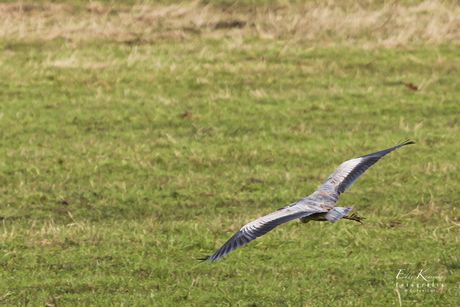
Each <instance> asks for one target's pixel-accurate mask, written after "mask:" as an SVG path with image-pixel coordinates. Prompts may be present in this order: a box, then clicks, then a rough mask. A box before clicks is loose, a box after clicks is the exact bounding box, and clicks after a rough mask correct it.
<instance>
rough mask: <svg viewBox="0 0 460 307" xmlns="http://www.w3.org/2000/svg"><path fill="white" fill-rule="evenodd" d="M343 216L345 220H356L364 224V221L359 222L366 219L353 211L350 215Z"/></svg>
mask: <svg viewBox="0 0 460 307" xmlns="http://www.w3.org/2000/svg"><path fill="white" fill-rule="evenodd" d="M343 218H344V219H347V220H352V221H356V222H358V223H360V224H361V225H363V224H364V223H363V222H361V221H362V220H365V219H366V218H365V217H359V216H357V215H356V214H354V213H353V214H352V215H351V216H344V217H343Z"/></svg>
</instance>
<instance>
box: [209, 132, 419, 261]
mask: <svg viewBox="0 0 460 307" xmlns="http://www.w3.org/2000/svg"><path fill="white" fill-rule="evenodd" d="M410 144H415V143H414V142H412V141H409V140H407V141H405V142H403V143H401V144H398V145H396V146H395V147H392V148H389V149H386V150H382V151H379V152H375V153H371V154H369V155H365V156H362V157H358V158H355V159H351V160H348V161H345V162H343V163H342V164H340V166H339V167H338V168H337V169H336V170H335V171H334V172H333V173H332V174H331V175H330V176H329V178H327V179H326V181H324V183H323V184H322V185H321V186H320V187H319V188H318V189H317V190H316V191H315V192H314V193H313V194H311V195H310V196H307V197H305V198H302V199H300V200H298V201H297V202H295V203H292V204H290V205H289V206H286V207H284V208H281V209H279V210H277V211H275V212H273V213H270V214H268V215H266V216H263V217H261V218H259V219H257V220H255V221H253V222H251V223H249V224H246V225H244V226H243V227H242V228H241V229H240V230H239V231H238V232H237V233H235V234H234V235H233V237H231V238H230V239H229V240H228V241H227V242H226V243H225V244H224V245H223V246H222V247H221V248H220V249H219V250H218V251H217V252H216V253H215V254H214V255H212V256H209V257H206V258H204V259H200V260H204V261H211V263H212V262H214V261H217V260H219V259H220V258H222V257H223V256H225V255H227V254H228V253H230V252H231V251H233V250H235V249H237V248H238V247H240V246H243V245H245V244H247V243H249V242H251V241H252V240H255V239H256V238H258V237H260V236H262V235H264V234H266V233H267V232H269V231H270V230H272V229H273V228H275V227H277V226H279V225H281V224H284V223H286V222H289V221H291V220H294V219H300V221H301V222H302V223H308V222H309V221H329V222H331V223H335V222H337V221H338V220H340V219H342V218H345V219H349V220H354V221H357V222H359V223H361V224H362V222H361V220H362V219H363V218H362V217H358V216H356V215H354V214H353V215H351V216H347V214H348V212H349V211H350V210H351V209H352V208H343V207H335V205H336V203H337V202H338V201H339V196H340V194H342V193H343V192H345V191H346V190H347V189H348V188H349V187H350V186H351V185H352V184H353V182H355V181H356V179H358V177H359V176H361V175H362V174H363V173H364V172H365V171H366V170H367V169H368V168H369V167H371V166H372V165H374V163H376V162H377V161H378V160H380V158H382V157H383V156H385V155H387V154H389V153H390V152H392V151H393V150H396V149H398V148H400V147H403V146H406V145H410Z"/></svg>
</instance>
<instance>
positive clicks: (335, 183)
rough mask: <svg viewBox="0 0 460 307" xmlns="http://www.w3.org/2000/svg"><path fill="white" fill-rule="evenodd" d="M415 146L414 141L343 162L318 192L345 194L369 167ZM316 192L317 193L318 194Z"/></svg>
mask: <svg viewBox="0 0 460 307" xmlns="http://www.w3.org/2000/svg"><path fill="white" fill-rule="evenodd" d="M410 144H415V142H412V141H409V140H407V141H405V142H403V143H401V144H399V145H396V146H395V147H392V148H389V149H386V150H382V151H379V152H375V153H372V154H369V155H365V156H362V157H359V158H355V159H351V160H348V161H345V162H343V163H342V164H340V166H339V167H338V168H337V169H336V170H335V171H334V172H333V173H332V174H331V175H330V176H329V178H327V179H326V181H325V182H324V183H323V184H322V185H321V186H320V187H319V188H318V190H316V192H329V193H331V192H332V193H339V194H341V193H343V192H345V190H346V189H348V187H349V186H351V185H352V184H353V182H355V181H356V179H358V177H359V176H361V175H362V174H363V173H364V172H365V171H366V170H367V169H368V168H369V167H371V166H372V165H374V164H375V162H377V161H378V160H380V158H382V157H383V156H385V155H387V154H389V153H390V152H392V151H393V150H396V149H398V148H400V147H403V146H406V145H410ZM316 192H315V193H316Z"/></svg>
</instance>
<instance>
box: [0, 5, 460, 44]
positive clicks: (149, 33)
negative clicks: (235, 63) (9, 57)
mask: <svg viewBox="0 0 460 307" xmlns="http://www.w3.org/2000/svg"><path fill="white" fill-rule="evenodd" d="M0 20H1V22H0V36H1V37H3V39H7V40H25V41H28V40H39V41H46V40H53V39H58V38H60V39H66V40H69V41H81V40H93V39H101V38H104V39H115V40H119V41H123V42H126V43H132V44H139V43H144V42H155V41H158V40H164V39H172V40H187V39H191V38H193V37H197V36H200V37H215V38H222V37H225V36H255V37H259V38H263V39H279V40H290V41H289V44H290V45H292V44H293V43H295V42H301V41H306V42H309V43H311V44H323V45H324V44H329V45H331V44H332V45H337V44H356V43H359V44H360V45H362V46H364V47H366V46H368V47H373V46H374V47H375V46H385V47H392V46H399V45H406V44H411V43H431V44H439V43H446V42H458V41H459V39H460V31H459V30H460V7H459V6H456V5H453V4H448V3H442V2H439V1H430V0H427V1H424V2H420V3H419V4H416V5H413V6H404V5H401V4H397V3H390V2H389V3H388V4H386V5H384V6H383V7H381V8H378V9H375V8H369V7H368V8H364V7H363V6H361V5H357V4H350V5H347V6H343V5H342V6H338V5H334V4H333V2H328V3H327V4H317V3H307V4H303V5H297V6H277V7H270V6H264V7H254V8H252V9H248V8H247V7H246V8H244V9H243V8H241V7H240V8H239V7H233V8H231V9H227V10H224V9H222V8H218V7H213V6H211V5H207V6H203V5H201V4H200V3H199V2H192V3H183V4H178V5H169V6H147V5H137V6H133V7H131V8H119V7H111V6H104V5H102V4H99V3H92V4H90V5H87V6H84V7H83V8H82V9H81V10H77V9H76V8H75V7H71V6H66V5H60V4H33V3H10V4H2V5H0Z"/></svg>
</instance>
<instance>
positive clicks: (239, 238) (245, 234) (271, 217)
mask: <svg viewBox="0 0 460 307" xmlns="http://www.w3.org/2000/svg"><path fill="white" fill-rule="evenodd" d="M325 211H327V210H323V209H322V208H317V207H316V206H309V205H308V204H303V203H302V204H296V203H294V204H292V205H289V206H287V207H284V208H282V209H279V210H277V211H275V212H273V213H270V214H268V215H266V216H263V217H261V218H259V219H257V220H255V221H253V222H251V223H249V224H246V225H244V226H243V227H242V228H241V229H240V230H239V231H238V232H237V233H235V234H234V235H233V237H231V238H230V240H228V241H227V243H225V244H224V245H223V246H222V247H221V248H220V249H219V250H218V251H217V252H216V253H215V254H214V255H212V256H210V257H207V258H205V259H202V260H204V261H211V263H212V262H213V261H217V260H219V259H220V258H222V257H223V256H225V255H227V254H228V253H230V252H231V251H233V250H235V249H237V248H238V247H240V246H243V245H244V244H247V243H249V242H251V241H252V240H255V239H256V238H258V237H260V236H262V235H264V234H266V233H267V232H269V231H270V230H272V229H273V228H275V227H276V226H279V225H281V224H283V223H286V222H289V221H292V220H295V219H298V218H301V217H304V216H308V215H311V214H313V213H318V212H325Z"/></svg>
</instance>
